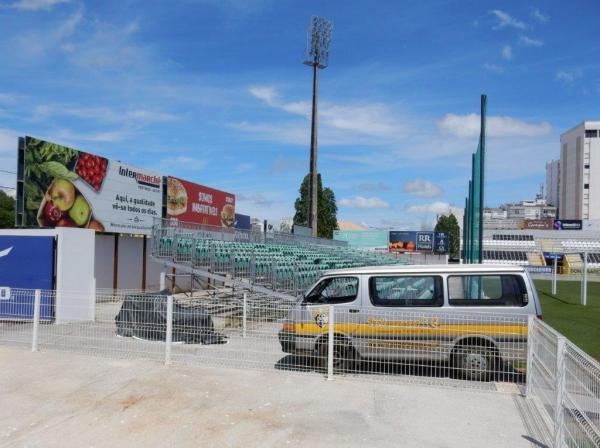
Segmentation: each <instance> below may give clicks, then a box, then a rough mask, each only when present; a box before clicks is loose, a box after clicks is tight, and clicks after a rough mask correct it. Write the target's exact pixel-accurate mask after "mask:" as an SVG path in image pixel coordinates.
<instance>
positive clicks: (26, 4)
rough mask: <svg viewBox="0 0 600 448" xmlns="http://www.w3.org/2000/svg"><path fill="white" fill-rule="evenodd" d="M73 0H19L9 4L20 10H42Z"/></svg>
mask: <svg viewBox="0 0 600 448" xmlns="http://www.w3.org/2000/svg"><path fill="white" fill-rule="evenodd" d="M70 1H71V0H19V1H17V2H14V3H11V4H10V5H8V6H9V7H10V8H14V9H18V10H20V11H40V10H49V9H52V8H53V7H54V6H55V5H59V4H61V3H69V2H70Z"/></svg>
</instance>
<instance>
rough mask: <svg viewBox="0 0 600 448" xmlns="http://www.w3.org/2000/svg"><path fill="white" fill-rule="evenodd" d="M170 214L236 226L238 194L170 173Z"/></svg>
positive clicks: (169, 215)
mask: <svg viewBox="0 0 600 448" xmlns="http://www.w3.org/2000/svg"><path fill="white" fill-rule="evenodd" d="M167 218H170V219H177V220H181V221H184V222H193V223H198V224H206V225H211V226H221V227H234V226H235V195H233V194H231V193H226V192H224V191H220V190H215V189H214V188H210V187H205V186H204V185H199V184H195V183H192V182H188V181H186V180H183V179H178V178H176V177H171V176H169V177H168V178H167Z"/></svg>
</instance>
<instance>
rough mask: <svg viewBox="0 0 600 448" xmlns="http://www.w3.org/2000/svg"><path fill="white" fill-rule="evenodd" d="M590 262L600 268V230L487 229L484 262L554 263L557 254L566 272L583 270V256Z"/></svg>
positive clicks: (593, 266)
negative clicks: (586, 255) (553, 259)
mask: <svg viewBox="0 0 600 448" xmlns="http://www.w3.org/2000/svg"><path fill="white" fill-rule="evenodd" d="M585 253H587V254H588V264H589V266H590V267H592V268H600V232H596V231H584V230H579V231H566V230H561V231H557V230H530V229H528V230H498V229H485V230H484V233H483V262H484V263H486V264H518V265H523V266H550V265H551V263H552V257H553V256H554V254H558V256H559V259H560V261H559V267H560V268H561V271H562V272H564V273H574V272H581V269H582V267H583V256H584V254H585Z"/></svg>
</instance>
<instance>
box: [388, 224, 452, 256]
mask: <svg viewBox="0 0 600 448" xmlns="http://www.w3.org/2000/svg"><path fill="white" fill-rule="evenodd" d="M388 250H389V251H390V252H435V253H440V254H445V253H448V234H447V233H446V232H431V231H422V232H419V231H413V230H390V232H389V238H388Z"/></svg>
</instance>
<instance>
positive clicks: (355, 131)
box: [235, 86, 407, 144]
mask: <svg viewBox="0 0 600 448" xmlns="http://www.w3.org/2000/svg"><path fill="white" fill-rule="evenodd" d="M248 92H249V93H250V95H252V96H253V97H255V98H257V99H259V100H260V101H262V102H263V103H265V104H266V105H268V106H269V107H273V108H276V109H279V110H283V111H285V112H288V113H289V114H292V115H298V116H301V117H303V118H304V119H305V121H304V122H303V124H304V123H306V124H305V125H304V126H301V127H300V126H299V125H298V124H294V125H289V124H283V125H281V124H276V125H273V124H264V123H259V124H248V123H241V124H236V125H235V126H236V127H237V128H238V129H241V130H246V131H251V132H258V133H260V134H263V135H264V136H265V137H268V136H271V137H272V138H273V139H274V140H277V141H282V140H283V141H285V142H288V143H289V142H290V140H291V139H290V136H291V137H292V139H294V140H297V141H296V143H298V144H305V138H303V139H302V140H298V136H299V135H306V127H305V126H306V125H308V122H309V120H310V113H311V104H310V103H309V102H307V101H297V102H286V101H283V100H282V99H281V98H280V96H279V94H278V92H277V90H276V89H275V88H274V87H271V86H252V87H250V88H249V89H248ZM281 126H283V129H282V128H281ZM319 126H320V129H319V142H320V143H323V144H353V143H354V144H356V143H357V142H358V140H357V139H358V138H363V139H364V142H366V141H368V142H369V143H370V144H382V143H391V142H394V141H398V140H399V139H400V138H402V137H403V136H405V135H406V131H407V125H406V123H403V122H402V121H401V120H400V119H398V118H397V117H396V116H395V113H394V111H392V110H391V109H390V108H389V107H388V106H387V105H385V104H381V103H360V104H335V103H330V102H326V101H323V102H322V103H321V104H320V106H319Z"/></svg>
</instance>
